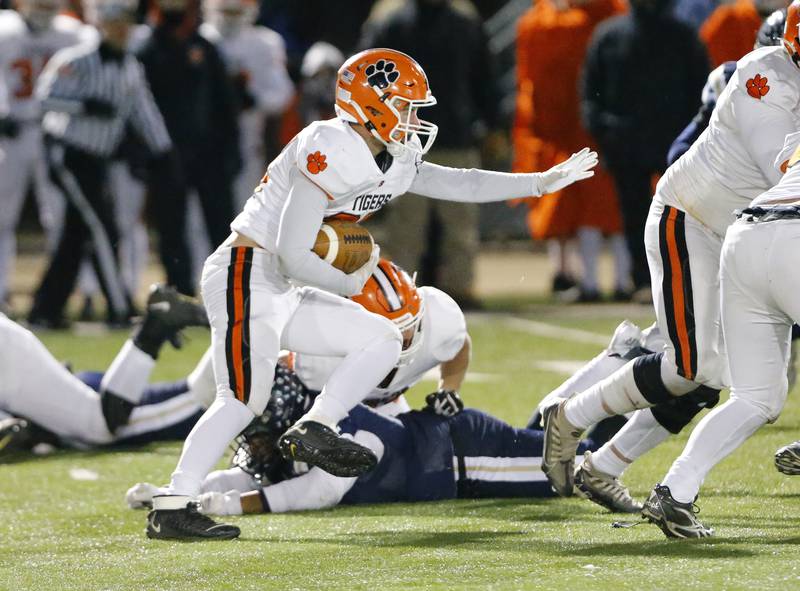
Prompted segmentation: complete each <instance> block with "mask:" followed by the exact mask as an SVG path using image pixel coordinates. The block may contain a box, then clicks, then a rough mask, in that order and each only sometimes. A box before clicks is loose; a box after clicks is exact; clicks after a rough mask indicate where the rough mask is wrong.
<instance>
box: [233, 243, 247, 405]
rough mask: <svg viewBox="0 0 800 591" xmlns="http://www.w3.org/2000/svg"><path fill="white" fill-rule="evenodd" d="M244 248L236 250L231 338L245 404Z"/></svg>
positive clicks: (239, 390) (238, 391) (238, 393)
mask: <svg viewBox="0 0 800 591" xmlns="http://www.w3.org/2000/svg"><path fill="white" fill-rule="evenodd" d="M244 255H245V249H244V248H237V249H236V263H235V267H234V271H233V310H234V316H233V331H232V335H231V336H232V338H231V341H232V343H231V353H232V354H233V368H234V372H235V374H236V392H234V394H235V395H236V399H237V400H239V401H240V402H244V359H243V356H242V348H243V345H244V339H243V338H242V329H243V326H242V324H243V322H244V286H243V284H242V274H243V272H244Z"/></svg>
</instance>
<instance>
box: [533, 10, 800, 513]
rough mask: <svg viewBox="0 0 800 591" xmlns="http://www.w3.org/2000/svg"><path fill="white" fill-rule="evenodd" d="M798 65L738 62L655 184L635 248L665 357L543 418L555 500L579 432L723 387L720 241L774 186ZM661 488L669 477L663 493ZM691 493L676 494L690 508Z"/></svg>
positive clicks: (654, 357)
mask: <svg viewBox="0 0 800 591" xmlns="http://www.w3.org/2000/svg"><path fill="white" fill-rule="evenodd" d="M797 11H798V3H797V2H795V3H793V4H792V6H790V8H789V16H788V17H787V25H786V27H787V29H786V30H787V33H786V38H787V39H788V40H789V42H790V43H791V42H792V41H793V40H794V39H795V38H796V36H797V18H796V14H797ZM793 14H794V15H795V16H794V17H793V16H792V15H793ZM790 23H793V24H790ZM796 55H797V54H796V52H794V50H792V54H790V53H789V52H787V51H786V50H785V49H784V48H783V47H764V48H761V49H757V50H755V51H753V52H751V53H749V54H747V55H746V56H745V57H744V58H742V59H741V60H739V62H738V66H737V69H736V72H735V73H734V74H733V76H732V77H731V80H730V82H729V83H728V85H727V86H726V88H725V90H724V91H723V92H722V95H721V96H720V97H719V100H718V101H717V105H716V107H715V108H714V111H713V114H712V116H711V121H710V123H709V126H708V128H707V129H706V130H705V131H704V132H703V133H702V134H701V135H700V137H699V138H698V139H697V141H695V142H694V144H693V145H692V147H691V148H690V149H689V151H688V152H686V154H684V155H683V156H681V157H680V158H679V159H678V160H677V162H675V163H674V164H673V165H672V166H670V167H669V168H668V169H667V172H666V173H665V174H664V176H663V177H662V179H661V181H660V182H659V184H658V186H657V188H656V194H655V196H654V198H653V203H652V205H651V208H650V216H649V218H648V220H647V225H646V229H645V248H646V250H647V258H648V263H649V266H650V272H651V275H652V286H653V300H654V304H655V312H656V319H657V324H658V327H659V330H660V331H661V333H662V334H663V335H664V337H665V338H666V339H667V342H666V347H665V349H664V351H658V352H654V353H653V354H650V355H644V356H642V357H639V358H637V359H635V360H633V361H631V362H629V363H628V364H627V365H625V366H624V367H622V368H621V369H620V370H618V371H617V372H615V373H614V374H613V375H611V376H610V377H609V378H607V379H606V380H603V381H601V382H600V383H598V384H597V385H596V386H594V387H592V388H589V389H588V390H586V391H584V392H581V393H580V394H578V395H576V396H573V397H571V398H570V399H568V400H566V401H563V402H561V403H559V404H557V405H553V406H551V407H549V408H548V409H546V411H545V413H544V419H545V433H546V438H545V460H544V465H543V469H544V470H545V472H546V473H547V474H548V478H549V479H550V482H551V483H552V484H553V486H554V487H555V489H556V490H557V491H558V492H559V493H560V494H562V495H564V496H568V495H570V494H572V491H573V484H574V467H573V461H574V456H575V446H576V445H577V443H578V441H579V439H580V435H581V433H582V432H583V431H584V430H585V429H586V428H588V427H589V426H591V425H593V424H595V423H597V422H598V421H600V420H603V419H604V418H606V417H609V416H613V415H617V414H625V413H628V412H631V411H634V410H637V409H644V408H648V407H652V406H654V405H656V404H659V403H662V402H667V401H669V400H672V399H674V398H675V397H679V396H684V395H686V394H689V393H695V394H700V395H703V396H708V397H709V398H712V397H715V396H717V395H718V392H719V390H720V389H721V388H723V387H726V386H727V385H729V384H730V371H729V369H728V364H727V360H726V357H725V343H724V341H723V334H722V331H721V330H720V308H719V299H720V298H719V265H720V262H719V261H720V252H721V248H722V239H723V237H724V235H725V232H726V230H727V228H728V226H729V225H730V224H731V223H732V222H733V221H734V219H735V218H734V216H733V211H734V210H735V209H737V208H742V207H747V205H748V204H749V203H750V201H751V200H752V199H753V198H755V197H756V196H757V195H758V194H760V193H761V192H763V191H766V190H767V189H769V188H770V187H771V186H773V185H775V184H776V183H777V182H778V181H779V180H780V178H781V171H780V170H779V166H777V165H780V164H781V163H783V162H785V161H787V160H788V158H789V155H791V153H792V150H793V149H794V146H795V144H796V143H797V142H796V136H795V139H792V136H789V134H793V132H795V131H796V130H797V128H798V125H800V115H798V113H800V109H798V106H799V105H800V71H799V70H798V65H797V64H799V63H800V61H798V60H797V59H796V58H795V57H794V56H796ZM787 136H789V137H787ZM776 164H777V165H776ZM695 452H697V450H695ZM670 480H671V476H670V475H668V476H667V479H666V481H665V484H671V482H670ZM691 488H692V487H688V488H687V489H686V490H683V491H679V493H678V496H679V497H680V498H682V499H685V498H688V497H687V496H686V495H687V494H688V492H689V489H691ZM674 492H675V491H673V493H674Z"/></svg>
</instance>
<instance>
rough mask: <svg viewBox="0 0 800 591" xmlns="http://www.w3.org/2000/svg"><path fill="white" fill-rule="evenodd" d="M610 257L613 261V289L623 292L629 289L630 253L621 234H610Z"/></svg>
mask: <svg viewBox="0 0 800 591" xmlns="http://www.w3.org/2000/svg"><path fill="white" fill-rule="evenodd" d="M608 245H609V247H610V248H611V255H612V257H613V259H614V288H615V289H619V290H622V291H625V290H627V289H630V287H631V253H630V251H628V243H627V242H626V241H625V236H623V235H622V234H612V235H611V236H609V238H608Z"/></svg>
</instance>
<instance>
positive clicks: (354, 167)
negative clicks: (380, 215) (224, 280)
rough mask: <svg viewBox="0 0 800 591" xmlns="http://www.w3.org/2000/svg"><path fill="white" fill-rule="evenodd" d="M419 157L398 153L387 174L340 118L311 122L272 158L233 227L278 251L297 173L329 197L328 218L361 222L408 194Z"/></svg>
mask: <svg viewBox="0 0 800 591" xmlns="http://www.w3.org/2000/svg"><path fill="white" fill-rule="evenodd" d="M417 164H418V160H417V156H416V155H414V154H413V153H412V152H411V151H407V152H405V153H404V154H402V155H401V156H398V157H395V158H394V161H393V162H392V165H391V166H390V167H389V169H388V170H387V171H386V172H385V173H384V172H382V171H381V169H380V168H378V164H377V163H376V162H375V159H374V158H373V156H372V153H371V152H370V150H369V147H368V146H367V143H366V142H365V141H364V140H363V139H362V138H361V136H359V135H358V133H356V132H355V131H354V130H353V129H352V128H351V127H350V124H349V123H347V122H346V121H343V120H341V119H338V118H337V119H329V120H327V121H318V122H315V123H312V124H311V125H309V126H308V127H306V128H305V129H304V130H303V131H301V132H300V133H299V134H297V136H295V137H294V139H292V141H291V142H289V144H287V145H286V147H285V148H284V149H283V151H282V152H281V153H280V155H279V156H278V157H277V158H276V159H275V160H273V161H272V163H271V164H270V165H269V168H268V169H267V174H266V175H265V176H264V180H263V181H262V183H261V185H259V187H258V188H257V189H256V192H255V193H254V194H253V196H252V197H250V199H248V201H247V203H246V204H245V207H244V211H243V212H242V213H241V214H239V215H238V216H237V217H236V219H235V220H233V223H232V224H231V229H232V230H235V231H236V232H239V233H240V234H243V235H245V236H247V237H248V238H251V239H252V240H255V241H256V242H257V243H258V244H259V245H260V246H262V247H263V248H265V249H266V250H268V251H270V252H273V253H274V252H276V249H277V238H278V227H279V224H280V219H281V212H282V211H283V206H284V204H285V202H286V199H287V197H288V195H289V191H290V189H291V187H292V184H293V179H294V178H295V175H297V174H302V175H305V176H306V177H307V178H308V179H309V180H310V181H311V182H312V183H314V184H315V185H316V186H317V187H319V188H320V189H321V190H323V191H324V192H325V194H326V195H327V196H328V205H327V208H326V210H325V217H326V218H328V217H333V216H336V215H347V216H350V217H351V218H354V219H357V220H361V219H363V218H365V217H366V216H368V215H370V214H372V213H374V212H375V211H377V210H379V209H380V208H381V207H383V206H384V205H386V204H387V203H389V201H391V200H392V199H394V198H395V197H397V196H398V195H402V194H403V193H405V192H406V191H407V190H408V188H409V187H410V186H411V183H412V182H413V181H414V177H415V176H416V174H417Z"/></svg>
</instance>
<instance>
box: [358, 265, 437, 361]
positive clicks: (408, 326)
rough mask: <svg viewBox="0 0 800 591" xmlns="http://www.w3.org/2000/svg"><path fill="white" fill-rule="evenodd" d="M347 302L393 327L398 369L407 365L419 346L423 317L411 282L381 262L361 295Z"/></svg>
mask: <svg viewBox="0 0 800 591" xmlns="http://www.w3.org/2000/svg"><path fill="white" fill-rule="evenodd" d="M350 299H352V300H353V301H354V302H357V303H359V304H361V305H362V306H363V307H364V308H366V309H367V310H369V311H370V312H372V313H374V314H379V315H381V316H383V317H384V318H388V319H389V320H391V321H392V322H394V323H395V324H396V325H397V328H399V329H400V332H401V333H402V335H403V350H402V352H401V353H400V365H406V364H408V363H409V362H410V360H411V357H412V356H413V354H414V353H415V352H416V351H417V350H419V348H420V347H421V346H422V341H423V334H422V317H423V315H424V313H425V301H424V300H423V299H422V296H420V294H419V292H418V291H417V286H416V285H415V284H414V278H413V277H411V276H409V274H408V273H406V272H405V271H404V270H403V269H401V268H400V267H398V266H397V265H395V264H394V263H393V262H391V261H388V260H386V259H381V260H380V262H379V263H378V266H377V267H375V271H373V273H372V275H371V276H370V278H369V279H368V280H367V282H366V283H365V284H364V288H363V289H362V290H361V293H360V294H358V295H356V296H353V297H352V298H350Z"/></svg>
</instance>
